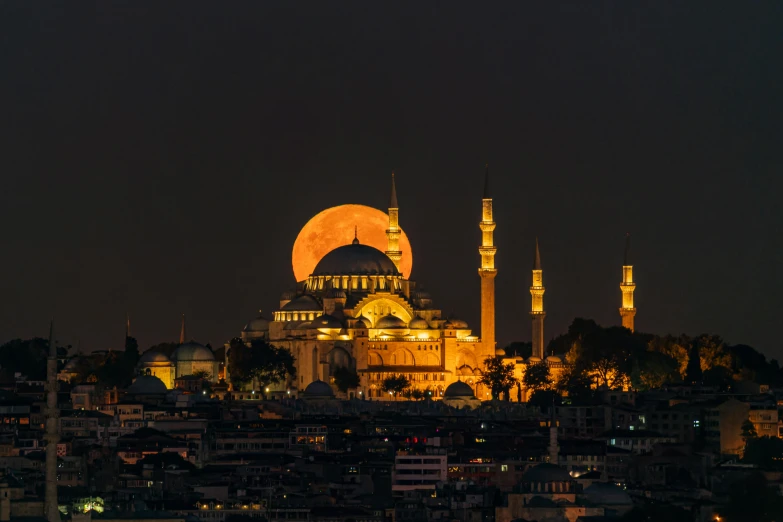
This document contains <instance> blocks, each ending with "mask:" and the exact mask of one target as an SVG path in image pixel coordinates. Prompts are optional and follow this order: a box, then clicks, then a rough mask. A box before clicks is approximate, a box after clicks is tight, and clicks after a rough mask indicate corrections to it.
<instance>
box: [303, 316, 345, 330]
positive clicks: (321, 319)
mask: <svg viewBox="0 0 783 522" xmlns="http://www.w3.org/2000/svg"><path fill="white" fill-rule="evenodd" d="M310 323H311V324H310V328H342V327H343V323H342V322H341V321H340V320H339V319H338V318H336V317H335V316H333V315H329V314H323V315H319V316H318V317H316V318H315V319H313V320H312V321H311V322H310Z"/></svg>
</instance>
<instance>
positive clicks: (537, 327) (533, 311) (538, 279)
mask: <svg viewBox="0 0 783 522" xmlns="http://www.w3.org/2000/svg"><path fill="white" fill-rule="evenodd" d="M545 291H546V289H545V288H544V271H543V270H542V269H541V251H540V250H539V248H538V238H536V255H535V258H534V259H533V284H532V285H531V286H530V297H531V303H530V318H531V319H532V320H533V328H532V334H533V335H532V339H533V357H538V358H540V359H543V358H544V318H545V317H546V312H545V311H544V292H545Z"/></svg>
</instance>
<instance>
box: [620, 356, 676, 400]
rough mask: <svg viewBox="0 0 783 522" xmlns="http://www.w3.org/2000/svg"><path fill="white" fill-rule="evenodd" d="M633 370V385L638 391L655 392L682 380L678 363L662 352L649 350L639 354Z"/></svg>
mask: <svg viewBox="0 0 783 522" xmlns="http://www.w3.org/2000/svg"><path fill="white" fill-rule="evenodd" d="M633 368H634V371H632V372H631V383H632V384H633V387H634V388H635V389H637V390H642V391H647V390H655V389H658V388H661V387H662V386H663V385H665V384H668V383H671V382H676V381H678V380H679V378H680V373H679V371H678V363H677V361H676V360H675V359H674V358H672V357H670V356H669V355H666V354H664V353H661V352H656V351H650V350H647V351H645V352H643V353H641V354H639V356H638V357H635V358H634V359H633Z"/></svg>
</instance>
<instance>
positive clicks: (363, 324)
mask: <svg viewBox="0 0 783 522" xmlns="http://www.w3.org/2000/svg"><path fill="white" fill-rule="evenodd" d="M370 326H372V321H370V320H369V319H367V318H366V317H364V316H363V315H362V316H360V317H357V318H356V328H369V327H370Z"/></svg>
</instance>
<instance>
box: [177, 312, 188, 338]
mask: <svg viewBox="0 0 783 522" xmlns="http://www.w3.org/2000/svg"><path fill="white" fill-rule="evenodd" d="M185 339H187V337H186V334H185V314H182V327H181V328H180V330H179V344H185Z"/></svg>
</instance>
